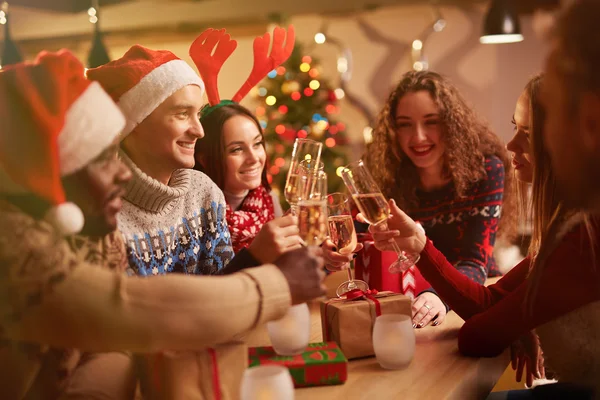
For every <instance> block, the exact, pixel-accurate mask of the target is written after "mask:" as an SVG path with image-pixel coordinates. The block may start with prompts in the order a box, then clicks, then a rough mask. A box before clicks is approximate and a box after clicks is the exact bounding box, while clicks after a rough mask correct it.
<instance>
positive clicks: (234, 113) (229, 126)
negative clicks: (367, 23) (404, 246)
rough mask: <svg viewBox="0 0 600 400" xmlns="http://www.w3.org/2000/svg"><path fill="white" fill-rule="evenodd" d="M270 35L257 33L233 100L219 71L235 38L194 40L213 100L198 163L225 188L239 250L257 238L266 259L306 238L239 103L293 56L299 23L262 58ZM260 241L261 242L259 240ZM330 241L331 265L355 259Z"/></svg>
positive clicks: (218, 35) (210, 33) (279, 32)
mask: <svg viewBox="0 0 600 400" xmlns="http://www.w3.org/2000/svg"><path fill="white" fill-rule="evenodd" d="M270 38H271V36H270V34H269V33H267V34H265V35H264V36H261V37H258V38H256V39H255V41H254V51H255V59H254V62H255V63H254V66H253V68H252V72H251V73H250V76H249V77H248V79H247V80H246V82H244V84H243V85H242V87H241V88H240V89H239V90H238V92H237V93H236V94H235V95H234V96H233V97H232V100H222V99H221V98H220V96H219V90H218V88H217V75H218V72H219V70H220V68H221V66H222V64H223V63H224V62H225V61H226V60H227V58H228V57H229V56H230V55H231V53H232V52H233V51H234V50H235V48H236V46H237V43H236V42H235V40H232V39H231V37H230V36H229V34H227V33H226V31H225V30H214V29H207V30H206V31H204V32H203V33H202V34H201V35H200V36H199V37H198V38H197V39H196V40H195V41H194V43H192V45H191V46H190V56H191V58H192V60H193V61H194V64H196V67H197V68H198V71H199V72H200V75H201V76H202V79H203V80H204V82H205V84H206V88H207V95H208V105H206V106H205V107H204V108H203V109H202V113H201V118H200V122H201V123H202V127H203V129H204V134H205V136H204V138H202V139H201V140H198V142H197V143H196V152H195V157H196V166H195V168H196V169H198V170H200V171H202V172H204V173H205V174H206V175H208V176H209V177H210V178H211V179H212V180H213V181H214V182H215V183H216V184H217V186H218V187H219V188H220V189H221V190H222V191H223V193H224V194H225V201H226V203H227V224H228V226H229V231H230V233H231V241H232V244H233V250H234V252H235V253H237V252H238V251H240V250H241V249H243V248H246V247H248V246H250V244H251V243H253V242H255V244H253V245H252V247H253V248H254V250H251V252H252V251H254V252H258V251H260V252H261V253H262V256H263V258H264V256H265V255H266V256H267V260H268V259H269V258H273V259H275V258H277V257H278V256H279V255H281V254H283V253H285V252H286V251H289V250H291V249H295V248H297V247H299V246H301V243H302V240H301V239H300V236H299V230H298V226H297V224H298V223H297V218H296V217H295V216H293V215H286V216H282V210H281V206H280V205H279V199H278V197H277V195H276V194H275V193H274V192H272V191H271V187H270V185H269V182H268V181H267V173H266V168H265V164H266V159H267V155H266V149H265V142H264V138H263V131H262V128H261V126H260V123H259V122H258V120H257V119H256V117H255V116H254V114H252V113H251V112H250V111H249V110H248V109H247V108H245V107H244V106H242V105H240V104H239V102H240V101H241V100H242V99H243V98H244V96H246V94H248V91H249V90H250V88H252V87H253V86H255V85H256V84H257V83H258V82H259V81H260V80H261V79H262V78H264V76H265V75H266V74H267V73H268V72H269V71H271V70H272V69H273V68H275V67H277V66H278V65H279V64H281V63H283V62H284V61H285V60H286V59H287V58H288V57H289V56H290V54H291V52H292V49H293V46H294V42H295V33H294V27H293V26H291V25H290V26H289V27H288V29H287V31H286V30H285V29H283V28H279V27H278V28H276V29H275V30H274V31H273V46H274V48H276V47H277V46H281V48H276V50H274V49H271V55H270V56H269V57H267V58H263V56H262V54H263V53H264V54H267V52H268V48H269V41H270ZM265 39H266V40H265ZM258 241H259V242H260V245H257V244H256V242H258ZM330 245H331V243H327V246H324V255H325V257H326V259H327V262H328V264H329V265H334V266H339V265H344V264H347V263H348V262H349V261H350V260H352V255H342V254H339V253H337V252H335V251H331V250H332V247H333V246H330ZM360 248H362V247H361V246H358V247H357V249H356V250H360ZM333 250H335V249H333ZM253 255H254V254H253Z"/></svg>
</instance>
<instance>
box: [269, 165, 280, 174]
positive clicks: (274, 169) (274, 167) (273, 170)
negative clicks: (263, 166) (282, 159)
mask: <svg viewBox="0 0 600 400" xmlns="http://www.w3.org/2000/svg"><path fill="white" fill-rule="evenodd" d="M269 172H270V173H271V175H277V174H278V173H279V167H278V166H277V165H272V166H271V168H269Z"/></svg>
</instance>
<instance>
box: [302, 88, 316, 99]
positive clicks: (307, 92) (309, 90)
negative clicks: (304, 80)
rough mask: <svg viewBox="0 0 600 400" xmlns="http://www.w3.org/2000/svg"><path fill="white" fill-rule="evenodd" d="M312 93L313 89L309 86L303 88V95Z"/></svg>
mask: <svg viewBox="0 0 600 400" xmlns="http://www.w3.org/2000/svg"><path fill="white" fill-rule="evenodd" d="M313 93H314V90H312V89H311V88H309V87H307V88H304V95H305V96H307V97H310V96H312V95H313Z"/></svg>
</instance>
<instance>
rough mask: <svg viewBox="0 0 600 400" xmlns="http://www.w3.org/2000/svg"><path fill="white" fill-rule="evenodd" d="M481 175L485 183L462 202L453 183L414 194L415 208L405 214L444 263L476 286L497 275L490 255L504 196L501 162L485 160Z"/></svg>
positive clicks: (481, 182)
mask: <svg viewBox="0 0 600 400" xmlns="http://www.w3.org/2000/svg"><path fill="white" fill-rule="evenodd" d="M485 171H486V173H487V175H486V177H485V179H482V180H480V181H479V182H477V183H476V184H474V185H473V187H472V188H471V189H470V190H469V192H468V194H467V195H466V197H464V198H460V199H457V196H456V191H455V189H454V184H453V183H450V184H448V185H446V186H444V187H443V188H441V189H438V190H435V191H432V192H424V191H417V196H418V201H419V203H418V207H417V208H415V209H413V210H409V212H408V214H409V215H410V217H411V218H413V219H414V220H415V221H419V222H420V223H421V225H422V226H423V228H425V232H426V233H427V237H428V238H430V239H431V241H432V242H433V243H434V244H435V247H436V248H437V249H438V250H439V251H440V252H441V253H442V254H444V256H446V259H447V260H448V261H449V262H450V263H451V264H452V265H454V267H455V268H456V269H457V270H458V271H460V272H461V273H462V274H464V275H466V276H467V277H468V278H470V279H471V280H472V281H474V282H477V283H480V284H483V283H484V282H485V280H486V278H487V277H488V276H498V275H500V272H499V270H498V267H497V265H496V261H495V259H494V256H493V254H492V252H493V250H494V243H495V241H496V232H497V230H498V221H499V218H500V213H501V211H502V197H503V194H504V165H503V164H502V161H501V160H500V159H499V158H498V157H496V156H488V157H486V158H485Z"/></svg>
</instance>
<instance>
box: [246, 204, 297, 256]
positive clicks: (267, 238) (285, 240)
mask: <svg viewBox="0 0 600 400" xmlns="http://www.w3.org/2000/svg"><path fill="white" fill-rule="evenodd" d="M299 233H300V231H299V230H298V218H297V217H296V216H294V215H286V216H285V217H279V218H275V219H274V220H272V221H269V222H267V223H266V224H264V225H263V226H262V228H261V229H260V232H258V235H256V237H255V238H254V240H253V241H252V244H251V245H250V246H249V247H248V251H249V252H250V254H252V257H254V258H256V260H257V261H259V262H260V263H261V264H269V263H272V262H273V261H275V260H276V259H277V258H279V256H281V255H282V254H283V253H286V252H288V251H290V250H294V249H298V248H300V247H302V245H303V242H302V239H301V238H300V236H299Z"/></svg>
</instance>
